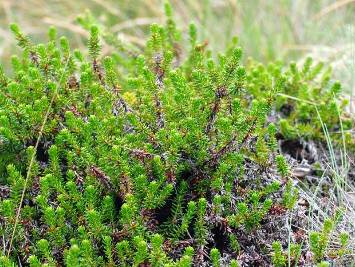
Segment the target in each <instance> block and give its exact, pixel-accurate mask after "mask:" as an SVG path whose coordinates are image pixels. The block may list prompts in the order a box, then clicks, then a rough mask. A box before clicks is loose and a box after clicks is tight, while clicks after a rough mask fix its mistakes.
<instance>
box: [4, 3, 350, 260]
mask: <svg viewBox="0 0 355 267" xmlns="http://www.w3.org/2000/svg"><path fill="white" fill-rule="evenodd" d="M163 2H164V1H163V0H0V60H1V65H4V66H8V64H9V62H10V55H11V54H13V53H16V51H17V49H16V47H15V46H14V43H15V42H14V39H13V37H12V36H11V34H10V31H9V30H8V24H9V23H10V22H17V23H18V24H19V25H20V26H21V28H22V29H23V31H24V32H26V33H28V34H29V35H30V36H31V37H32V38H33V39H34V40H36V41H43V40H46V33H47V29H48V27H49V26H50V25H54V26H56V27H57V28H58V31H59V34H61V35H66V36H68V38H69V40H70V42H71V45H72V46H73V47H77V48H82V47H84V46H86V40H87V32H86V31H85V30H84V29H83V28H82V27H81V26H80V25H79V24H78V23H77V22H76V21H77V16H78V15H80V14H83V13H85V12H86V10H90V12H91V13H92V16H93V18H95V19H96V20H97V21H98V22H99V23H100V24H101V25H105V27H106V28H107V29H108V30H110V31H112V32H113V33H114V34H117V36H118V37H119V38H120V39H122V40H123V41H127V42H130V43H134V44H135V45H137V46H141V45H143V43H144V39H145V36H146V35H147V32H148V29H149V24H150V23H152V22H162V21H163V20H164V13H163ZM171 3H172V5H173V7H174V11H175V17H176V19H177V22H178V24H179V26H180V27H181V28H183V29H184V28H185V29H186V27H187V26H188V23H189V22H190V21H194V22H195V23H196V24H197V26H198V28H199V30H200V38H201V39H204V40H208V42H209V46H210V48H211V49H212V50H213V51H215V52H216V51H221V50H222V49H223V48H224V47H225V46H226V44H227V43H228V41H229V40H230V39H231V38H232V36H234V35H237V36H238V38H239V40H240V44H241V46H243V48H244V50H245V54H246V55H247V56H250V57H253V58H255V59H257V60H260V61H263V62H267V61H270V60H275V59H282V60H286V61H289V60H296V61H300V62H302V60H303V59H304V58H305V57H306V56H309V55H311V56H312V57H314V58H315V60H321V61H324V62H326V63H327V64H330V65H332V66H333V68H334V78H336V79H339V80H341V81H342V84H343V87H344V89H345V92H346V94H345V97H348V98H349V99H350V101H351V102H352V105H351V106H352V111H351V112H352V114H355V100H354V96H355V20H354V18H355V16H354V15H355V0H338V1H335V0H198V1H197V0H196V1H189V0H171ZM107 49H110V48H108V47H104V50H105V51H107ZM354 116H355V115H354ZM329 142H330V143H331V140H329ZM344 149H346V148H344ZM329 150H330V151H332V148H331V147H329ZM330 154H332V153H330ZM342 154H343V156H344V160H343V163H344V162H345V163H346V164H342V165H341V166H337V165H336V164H337V162H336V159H334V158H332V157H331V155H330V158H329V170H330V171H332V172H333V173H335V174H336V175H335V177H336V179H335V180H334V181H333V183H334V194H330V195H329V202H328V203H329V205H328V206H329V207H328V208H329V210H328V209H325V210H324V212H323V213H321V214H322V215H321V216H323V217H326V216H328V214H329V213H331V210H332V209H333V208H334V206H339V205H344V206H345V207H346V209H347V213H346V216H345V221H344V222H343V223H344V224H343V225H344V228H346V229H349V227H350V230H351V228H352V231H353V232H352V234H353V235H352V241H354V240H355V234H354V232H355V230H354V229H355V228H354V222H355V198H354V196H355V192H354V190H355V189H354V186H353V183H352V182H351V181H349V180H348V177H347V172H348V171H349V169H350V170H352V172H354V168H355V167H354V163H353V162H349V161H348V158H347V157H346V151H343V153H342ZM339 190H340V191H339ZM339 192H340V193H339ZM302 195H303V196H304V197H305V198H307V199H308V201H309V202H310V203H311V205H312V207H313V208H314V209H315V210H319V209H320V207H321V206H322V205H321V203H320V202H321V201H322V198H321V197H320V196H319V192H318V190H317V189H315V190H313V191H309V192H302ZM328 211H329V212H328ZM317 214H318V213H317ZM319 216H320V215H316V213H315V214H314V215H312V214H311V215H310V217H309V223H310V229H319V228H320V227H321V226H320V222H321V221H323V219H320V218H319ZM354 243H355V241H354ZM353 249H354V247H353ZM352 253H353V254H354V250H353V251H352Z"/></svg>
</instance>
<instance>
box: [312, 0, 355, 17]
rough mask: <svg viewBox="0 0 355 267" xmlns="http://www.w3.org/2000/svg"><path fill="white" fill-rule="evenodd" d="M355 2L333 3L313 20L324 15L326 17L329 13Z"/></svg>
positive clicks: (350, 0) (354, 0) (347, 0)
mask: <svg viewBox="0 0 355 267" xmlns="http://www.w3.org/2000/svg"><path fill="white" fill-rule="evenodd" d="M354 2H355V0H341V1H336V2H335V3H333V4H331V5H329V6H327V7H325V8H323V9H322V10H321V11H320V12H319V13H317V14H316V15H314V16H313V19H314V20H318V19H320V18H322V17H324V16H326V15H328V14H329V13H331V12H333V11H335V10H337V9H339V8H342V7H345V6H346V5H348V4H351V3H354Z"/></svg>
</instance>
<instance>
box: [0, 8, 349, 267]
mask: <svg viewBox="0 0 355 267" xmlns="http://www.w3.org/2000/svg"><path fill="white" fill-rule="evenodd" d="M166 14H167V23H166V25H165V26H161V25H158V24H153V25H151V27H150V37H149V38H148V40H147V43H146V46H145V48H144V49H143V50H142V51H138V52H137V51H132V50H130V47H129V46H124V44H121V43H120V44H119V45H120V49H118V51H119V52H117V53H114V54H112V55H102V53H101V47H102V42H103V40H105V42H107V43H109V44H111V45H112V44H113V43H114V44H116V45H117V43H115V42H114V40H113V36H111V35H109V33H107V32H100V27H99V26H97V25H88V24H86V28H88V29H89V31H90V38H89V40H88V50H89V52H88V55H85V54H84V53H83V52H82V51H78V50H74V51H73V50H72V49H71V48H70V44H69V41H68V40H67V39H66V38H65V37H61V38H58V37H57V34H56V31H55V29H54V28H51V29H50V30H49V41H48V42H47V43H46V44H34V43H32V41H31V40H30V39H29V38H28V37H27V36H26V35H25V34H24V33H22V32H21V30H20V29H19V27H18V26H17V25H11V30H12V32H13V33H14V35H15V38H16V39H17V41H18V45H19V47H20V48H22V55H21V56H13V57H12V66H13V69H12V74H11V75H10V76H8V75H6V74H5V73H4V71H3V70H0V88H1V90H0V150H1V155H0V179H1V180H0V182H1V191H0V195H1V201H0V225H1V235H0V240H1V244H2V246H3V247H2V257H1V258H0V262H1V266H13V265H15V264H21V265H29V266H63V265H65V266H181V267H185V266H193V265H194V266H200V265H211V266H225V264H230V266H239V263H238V260H237V259H238V255H239V254H240V253H241V252H240V251H241V250H242V249H245V246H246V243H245V242H246V240H248V236H250V235H251V234H252V233H253V231H255V230H256V229H259V228H261V227H263V225H265V224H266V222H270V221H272V219H273V216H275V210H278V213H284V212H286V211H287V210H288V209H292V208H293V207H294V206H295V205H296V203H297V197H298V195H297V192H296V190H294V189H293V188H292V183H290V182H287V183H286V182H285V179H289V178H290V177H289V176H290V172H289V166H288V165H287V161H286V159H285V158H284V157H283V156H281V155H279V152H278V143H277V139H278V138H284V139H292V138H296V136H307V137H310V136H312V137H313V136H316V137H318V138H320V139H321V138H322V134H321V128H322V125H320V124H319V123H315V120H314V117H310V116H309V113H310V111H309V109H311V106H309V105H303V104H302V103H299V102H297V101H296V100H294V99H295V97H297V98H301V99H305V100H306V101H311V100H312V101H313V100H314V98H318V96H316V95H317V94H320V95H321V101H323V102H324V103H323V102H322V103H323V104H322V106H321V108H320V109H319V116H320V117H322V119H323V121H324V123H325V124H328V125H329V127H336V126H337V125H338V124H339V117H338V116H336V115H334V114H339V112H341V110H342V109H341V106H340V107H339V105H338V102H337V101H336V100H337V98H336V97H337V96H338V94H339V90H340V86H339V84H338V83H335V84H331V81H330V78H329V74H328V72H326V73H325V74H323V76H322V78H321V79H320V80H319V81H318V80H315V78H316V77H317V76H318V75H319V73H320V71H321V66H320V65H315V66H313V65H312V62H311V61H310V60H307V61H306V63H305V65H304V67H303V69H298V68H297V66H295V65H294V64H291V65H290V67H289V68H286V70H285V69H284V68H283V66H282V65H281V64H280V63H277V64H271V65H268V66H264V65H260V64H257V63H255V62H248V63H247V65H246V66H244V65H243V63H242V62H243V51H242V49H241V48H240V47H239V46H238V43H237V39H233V41H232V42H231V44H230V46H229V47H228V48H227V49H226V51H225V52H224V53H223V54H222V53H221V54H219V55H218V57H217V59H216V58H214V57H213V55H212V53H211V51H209V50H208V46H207V43H205V42H200V41H199V40H198V35H197V31H196V27H195V26H194V25H193V24H191V25H190V28H189V36H188V38H185V39H188V44H187V45H186V44H185V42H184V35H183V34H182V33H181V32H180V31H179V30H178V28H177V26H176V24H175V22H174V20H173V17H172V11H171V8H170V6H169V5H166ZM280 94H290V95H293V96H294V98H293V99H292V98H291V99H288V98H285V97H284V96H280ZM341 105H342V104H341ZM285 106H291V107H290V109H291V112H289V113H287V114H283V116H284V118H283V119H282V120H281V121H278V122H277V123H273V122H271V120H270V116H271V115H270V114H271V113H272V112H275V111H278V110H284V109H285ZM328 108H329V109H331V110H332V111H337V113H334V112H329V110H328ZM310 125H312V127H313V128H311V127H310ZM315 125H316V127H315V128H314V126H315ZM345 126H346V125H345ZM280 136H281V137H280ZM347 141H348V142H349V143H350V142H351V137H348V139H347ZM274 169H277V170H278V172H277V173H275V174H274V176H273V177H270V176H268V175H267V174H268V173H269V171H270V170H274ZM277 208H278V209H277ZM276 213H277V212H276ZM275 231H276V230H275ZM315 235H316V234H314V237H313V236H312V239H311V241H312V242H311V243H312V247H314V248H315V249H317V250H316V252H315V253H316V257H317V259H318V258H319V259H320V258H321V257H322V255H323V254H322V253H323V252H324V247H325V245H326V244H324V245H322V244H321V243H320V241H318V240H320V239H319V238H318V237H317V238H316V236H315ZM248 242H250V241H248ZM240 243H242V244H243V246H240ZM323 243H324V242H323ZM321 245H322V246H321ZM273 247H274V250H275V251H276V252H275V256H274V257H273V258H269V259H267V261H268V262H269V263H271V262H274V263H275V264H276V265H278V266H284V263H285V259H284V257H285V256H284V255H283V251H282V247H281V244H280V243H275V245H274V246H273ZM258 249H259V250H260V251H265V250H269V251H270V249H271V247H266V246H262V245H261V246H259V247H258ZM225 255H229V257H227V260H226V259H225V257H224V256H225ZM254 264H257V260H256V262H254Z"/></svg>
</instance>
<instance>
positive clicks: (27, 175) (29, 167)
mask: <svg viewBox="0 0 355 267" xmlns="http://www.w3.org/2000/svg"><path fill="white" fill-rule="evenodd" d="M68 62H69V58H68V60H67V61H66V63H65V66H64V70H63V73H62V74H61V76H60V78H59V79H58V80H57V82H56V87H55V91H54V92H53V96H52V98H51V101H50V102H49V106H48V108H47V111H46V113H45V115H44V118H43V122H42V125H41V128H40V130H39V133H38V137H37V140H36V144H35V146H34V150H33V153H32V155H31V158H30V163H29V165H28V169H27V173H26V179H25V182H24V185H23V189H22V193H21V198H20V203H19V205H18V208H17V211H16V217H15V222H14V229H13V231H12V234H11V238H10V243H9V249H8V251H7V256H8V257H9V256H10V253H11V249H12V243H13V241H14V237H15V233H16V228H17V225H18V221H19V218H20V214H21V207H22V204H23V201H24V198H25V194H26V190H27V184H28V180H29V178H30V176H31V171H32V166H33V164H34V160H35V156H36V153H37V149H38V145H39V142H40V141H41V138H42V135H43V130H44V127H45V126H46V123H47V120H48V116H49V113H50V111H51V109H52V105H53V103H54V100H55V98H56V97H57V94H58V88H59V86H60V84H61V81H62V79H63V76H64V73H65V71H66V69H67V67H68Z"/></svg>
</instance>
